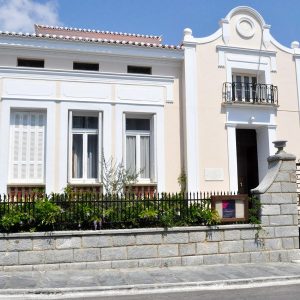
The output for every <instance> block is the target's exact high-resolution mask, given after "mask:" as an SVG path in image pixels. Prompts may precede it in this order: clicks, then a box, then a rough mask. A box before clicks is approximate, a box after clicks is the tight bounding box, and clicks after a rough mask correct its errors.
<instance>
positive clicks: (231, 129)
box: [226, 124, 238, 192]
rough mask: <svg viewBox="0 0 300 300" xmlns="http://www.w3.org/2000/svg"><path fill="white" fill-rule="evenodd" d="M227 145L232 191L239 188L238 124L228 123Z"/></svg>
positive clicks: (230, 187)
mask: <svg viewBox="0 0 300 300" xmlns="http://www.w3.org/2000/svg"><path fill="white" fill-rule="evenodd" d="M226 127H227V147H228V169H229V189H230V191H231V192H237V190H238V170H237V153H236V125H235V124H227V126H226Z"/></svg>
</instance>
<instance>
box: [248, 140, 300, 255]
mask: <svg viewBox="0 0 300 300" xmlns="http://www.w3.org/2000/svg"><path fill="white" fill-rule="evenodd" d="M276 143H277V142H275V143H274V144H275V146H276ZM279 143H282V142H281V141H280V142H279ZM284 145H285V143H284ZM295 160H296V157H295V156H294V155H291V154H288V153H286V152H284V150H283V148H282V147H279V150H278V152H277V153H276V154H275V155H273V156H270V157H269V158H268V163H269V171H268V173H267V175H266V176H265V178H264V179H263V180H262V182H261V183H260V184H259V186H258V187H257V188H256V189H254V190H253V191H252V192H253V193H254V194H256V195H257V196H258V197H259V199H260V202H261V204H262V211H261V225H262V227H263V231H264V232H266V233H268V236H269V238H268V239H266V240H265V243H267V244H268V245H269V246H270V245H272V247H273V248H274V249H275V248H282V249H286V250H288V249H299V227H298V207H297V202H298V194H297V184H296V161H295ZM297 251H299V250H296V251H295V252H297Z"/></svg>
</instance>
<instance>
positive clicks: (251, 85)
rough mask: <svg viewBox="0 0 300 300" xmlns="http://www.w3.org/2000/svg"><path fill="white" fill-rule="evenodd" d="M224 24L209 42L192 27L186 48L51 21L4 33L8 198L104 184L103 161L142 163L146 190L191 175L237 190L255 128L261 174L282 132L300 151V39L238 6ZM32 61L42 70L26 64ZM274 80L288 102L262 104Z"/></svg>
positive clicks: (1, 188)
mask: <svg viewBox="0 0 300 300" xmlns="http://www.w3.org/2000/svg"><path fill="white" fill-rule="evenodd" d="M220 26H221V28H220V29H219V30H218V31H217V32H216V33H214V34H213V35H211V36H209V37H205V38H196V37H193V35H192V31H191V30H190V29H185V30H184V38H183V42H182V43H183V46H182V47H173V46H163V45H160V44H159V43H160V41H158V44H156V43H155V40H156V37H144V38H147V39H148V40H147V42H137V41H134V42H131V41H129V40H128V39H130V37H128V36H126V38H125V37H124V41H122V37H120V36H118V37H116V39H115V41H111V40H103V39H95V38H90V37H89V38H85V37H84V34H85V33H84V32H79V33H77V34H78V35H80V34H82V35H83V37H79V36H77V37H71V34H70V36H66V35H64V36H63V35H62V36H59V35H57V34H51V30H54V29H53V28H52V29H51V28H50V27H49V34H37V35H26V34H24V35H23V34H8V33H1V34H0V52H1V55H0V95H1V98H0V138H1V142H2V143H1V144H2V146H1V148H0V166H1V172H0V193H1V194H2V193H7V192H9V191H10V190H11V189H13V190H15V189H17V190H18V189H19V190H22V189H24V188H27V189H28V188H29V189H30V188H37V187H43V188H45V190H46V192H47V193H51V192H62V191H63V189H64V188H65V187H66V186H67V185H68V184H70V185H73V186H75V187H76V186H80V187H87V188H89V187H92V188H94V187H96V188H99V187H100V188H101V187H102V175H103V174H102V172H103V157H104V158H105V159H106V160H108V159H110V158H111V157H113V158H114V159H115V161H116V162H122V163H123V164H124V165H125V166H127V167H130V168H134V169H135V171H137V173H140V174H139V179H138V182H137V187H142V188H145V187H147V188H150V189H151V191H154V190H156V191H159V192H164V191H166V192H176V191H178V190H179V185H178V182H177V178H178V177H179V176H180V174H182V171H184V172H185V173H186V176H187V178H186V179H187V189H188V190H189V191H191V192H197V191H207V190H209V191H211V190H225V191H229V190H230V191H238V190H239V187H240V185H241V184H242V183H241V179H240V178H241V174H239V164H240V162H239V155H240V154H239V151H240V150H239V148H238V147H237V144H238V143H239V137H238V136H239V134H238V132H240V130H252V132H255V136H256V138H255V139H256V144H257V146H256V150H255V152H257V153H256V155H257V162H258V179H259V180H261V179H262V178H263V176H264V175H265V173H266V171H267V163H266V158H267V156H268V155H270V154H273V153H274V151H275V149H274V147H273V144H272V142H273V141H274V140H275V139H277V138H283V139H287V140H288V141H289V143H288V147H290V148H289V149H288V151H289V152H292V153H295V154H296V155H297V156H299V157H300V147H299V146H300V144H299V135H300V127H299V121H298V119H299V117H300V114H299V107H300V100H299V99H300V96H299V95H300V79H299V78H300V49H299V43H297V42H294V43H293V44H292V48H287V47H284V46H282V45H280V44H279V43H278V42H277V41H276V40H275V39H274V38H273V37H272V36H271V34H270V26H269V25H267V24H265V22H264V20H263V18H262V17H261V16H260V14H259V13H258V12H256V11H255V10H253V9H251V8H249V7H237V8H235V9H233V10H232V11H231V12H229V14H228V15H227V16H226V17H225V18H224V19H222V20H221V22H220ZM45 30H48V29H47V28H46V29H45ZM57 30H58V31H59V30H60V29H56V31H57ZM62 30H64V29H62ZM138 38H139V37H138V36H133V37H132V39H138ZM141 38H142V37H141ZM119 40H120V41H119ZM151 40H153V42H151ZM149 41H150V42H149ZM24 59H25V60H39V61H42V64H43V67H42V68H41V67H28V66H27V67H26V66H24V65H23V66H20V65H18V64H19V63H20V62H19V60H24ZM74 62H80V63H83V64H85V63H90V64H91V63H92V64H96V65H98V66H99V71H85V70H78V69H77V70H76V69H73V63H74ZM23 63H24V62H23ZM25 63H26V61H25ZM128 66H133V67H143V68H146V69H147V70H148V71H149V70H150V71H149V72H150V73H151V74H146V73H144V74H138V73H135V74H134V73H128V69H127V68H128ZM287 77H288V78H289V79H288V80H287V79H286V78H287ZM224 86H229V87H230V88H229V89H227V90H226V92H224ZM257 87H259V88H260V90H258V89H257ZM270 87H271V88H272V89H273V87H278V91H279V95H280V97H279V103H277V102H274V101H273V100H274V99H273V94H272V95H271V96H270V93H269V92H268V90H267V91H266V92H264V93H265V95H267V98H266V99H263V101H261V100H260V101H256V99H254V98H255V97H257V95H258V91H259V92H261V91H262V90H261V89H262V88H265V89H267V88H270ZM272 91H273V90H272ZM254 95H255V97H254ZM250 96H251V97H250ZM234 97H236V99H234ZM268 97H269V98H268ZM250 98H251V100H250ZM224 99H225V101H224ZM228 99H229V100H230V101H228ZM232 99H234V100H233V101H232ZM287 120H289V122H287Z"/></svg>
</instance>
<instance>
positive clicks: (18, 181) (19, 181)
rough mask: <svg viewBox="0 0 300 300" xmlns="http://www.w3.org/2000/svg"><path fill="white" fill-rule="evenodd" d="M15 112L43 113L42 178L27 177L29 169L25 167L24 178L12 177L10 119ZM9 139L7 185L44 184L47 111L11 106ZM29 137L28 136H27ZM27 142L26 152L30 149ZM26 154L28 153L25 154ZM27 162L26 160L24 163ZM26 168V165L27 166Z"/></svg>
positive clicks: (11, 132) (12, 126) (12, 134)
mask: <svg viewBox="0 0 300 300" xmlns="http://www.w3.org/2000/svg"><path fill="white" fill-rule="evenodd" d="M16 113H20V114H23V113H28V114H43V115H44V122H43V127H44V128H43V139H44V140H43V155H42V156H43V164H42V178H37V179H34V178H30V177H29V174H28V172H29V170H28V169H26V177H25V178H24V179H22V178H18V179H16V178H14V177H13V164H14V159H13V155H14V154H13V146H12V143H13V137H14V134H15V132H14V128H15V127H14V125H12V124H11V119H12V117H13V114H16ZM9 126H10V141H9V149H10V151H9V152H10V153H9V174H8V178H9V180H8V184H9V185H12V184H14V185H29V186H30V185H45V169H46V168H45V161H46V132H47V112H46V111H45V110H36V109H28V108H25V109H23V108H13V109H11V111H10V123H9ZM28 138H29V136H28ZM29 148H30V147H29V144H28V145H27V153H29V151H30V149H29ZM27 155H28V154H27ZM28 163H29V161H28V160H26V165H27V164H28ZM27 168H28V166H27Z"/></svg>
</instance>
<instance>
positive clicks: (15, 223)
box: [0, 205, 31, 232]
mask: <svg viewBox="0 0 300 300" xmlns="http://www.w3.org/2000/svg"><path fill="white" fill-rule="evenodd" d="M30 219H31V218H30V215H29V214H28V213H25V212H22V211H20V207H19V206H15V205H11V206H10V207H9V211H7V212H6V213H4V214H3V215H2V217H1V219H0V226H1V228H2V230H3V231H5V232H13V231H20V230H22V228H24V229H25V228H26V227H27V223H28V222H29V220H30Z"/></svg>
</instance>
